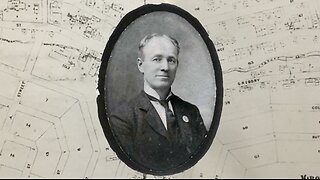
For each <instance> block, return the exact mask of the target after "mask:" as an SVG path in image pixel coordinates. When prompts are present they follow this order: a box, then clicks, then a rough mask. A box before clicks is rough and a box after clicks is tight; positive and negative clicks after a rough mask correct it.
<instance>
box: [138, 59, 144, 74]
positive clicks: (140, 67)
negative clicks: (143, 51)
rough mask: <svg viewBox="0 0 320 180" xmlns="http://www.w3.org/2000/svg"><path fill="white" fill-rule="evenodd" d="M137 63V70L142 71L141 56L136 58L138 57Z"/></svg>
mask: <svg viewBox="0 0 320 180" xmlns="http://www.w3.org/2000/svg"><path fill="white" fill-rule="evenodd" d="M137 65H138V69H139V71H140V72H141V73H144V71H143V68H142V65H143V61H142V59H141V58H138V59H137Z"/></svg>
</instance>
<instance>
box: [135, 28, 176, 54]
mask: <svg viewBox="0 0 320 180" xmlns="http://www.w3.org/2000/svg"><path fill="white" fill-rule="evenodd" d="M154 37H164V38H167V39H169V40H170V41H171V43H172V44H173V45H174V47H176V49H177V54H178V55H179V53H180V45H179V42H178V41H177V40H176V39H175V38H173V37H171V36H168V35H165V34H158V33H153V34H148V35H146V36H145V37H144V38H143V39H142V40H141V41H140V44H139V52H138V58H141V57H142V54H143V52H142V49H143V48H144V47H145V46H146V45H147V44H148V42H149V41H150V40H151V39H152V38H154Z"/></svg>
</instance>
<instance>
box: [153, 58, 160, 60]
mask: <svg viewBox="0 0 320 180" xmlns="http://www.w3.org/2000/svg"><path fill="white" fill-rule="evenodd" d="M153 61H161V59H160V58H154V59H153Z"/></svg>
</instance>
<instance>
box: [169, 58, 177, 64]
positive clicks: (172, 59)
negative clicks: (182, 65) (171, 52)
mask: <svg viewBox="0 0 320 180" xmlns="http://www.w3.org/2000/svg"><path fill="white" fill-rule="evenodd" d="M168 62H169V63H175V62H176V60H175V59H174V58H169V59H168Z"/></svg>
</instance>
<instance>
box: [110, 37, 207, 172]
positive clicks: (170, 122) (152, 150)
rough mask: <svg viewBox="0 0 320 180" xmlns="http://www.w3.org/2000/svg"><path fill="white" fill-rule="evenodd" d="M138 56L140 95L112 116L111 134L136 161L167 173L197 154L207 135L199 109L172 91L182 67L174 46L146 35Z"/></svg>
mask: <svg viewBox="0 0 320 180" xmlns="http://www.w3.org/2000/svg"><path fill="white" fill-rule="evenodd" d="M138 53H139V55H138V59H137V65H138V69H139V71H140V72H141V74H142V75H143V79H144V87H143V91H141V93H140V94H138V95H137V96H136V97H134V98H133V99H131V100H130V101H129V103H127V104H125V105H123V106H120V107H118V108H116V110H115V111H114V112H110V116H109V117H110V125H111V129H112V132H113V133H114V135H115V137H116V139H117V140H118V142H119V145H120V146H121V147H122V148H123V150H124V151H125V152H126V153H127V154H128V155H129V156H130V158H132V159H133V160H134V161H136V162H138V163H140V164H142V165H146V167H148V168H152V169H155V170H169V169H171V168H173V167H177V166H178V165H181V164H182V163H184V162H186V161H187V160H188V159H190V158H191V156H193V155H194V154H196V153H197V151H199V150H200V149H199V146H200V145H201V143H202V141H203V140H204V138H205V137H206V135H207V131H206V128H205V126H204V122H203V119H202V117H201V115H200V112H199V109H198V108H197V107H196V106H195V105H193V104H191V103H189V102H186V101H184V100H182V99H181V98H179V97H178V96H176V95H175V94H174V93H173V92H172V91H171V85H172V84H173V82H174V80H175V76H176V72H177V70H178V67H179V63H180V62H179V61H180V60H179V53H180V47H179V43H178V41H177V40H175V39H174V38H172V37H170V36H167V35H162V34H150V35H147V36H146V37H144V38H143V39H142V40H141V42H140V45H139V51H138ZM190 73H191V72H190ZM185 88H188V87H185Z"/></svg>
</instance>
